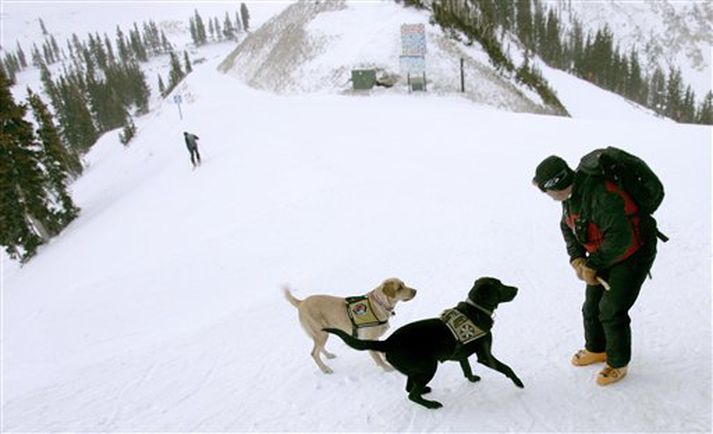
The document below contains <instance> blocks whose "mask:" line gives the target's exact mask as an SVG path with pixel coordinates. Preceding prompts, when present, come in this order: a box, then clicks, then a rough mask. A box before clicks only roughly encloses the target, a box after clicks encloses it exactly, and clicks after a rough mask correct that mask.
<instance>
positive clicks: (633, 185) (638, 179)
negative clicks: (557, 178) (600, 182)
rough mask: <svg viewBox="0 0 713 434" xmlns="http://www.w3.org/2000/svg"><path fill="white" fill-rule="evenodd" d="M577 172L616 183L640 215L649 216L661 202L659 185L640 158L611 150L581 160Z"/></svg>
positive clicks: (600, 150)
mask: <svg viewBox="0 0 713 434" xmlns="http://www.w3.org/2000/svg"><path fill="white" fill-rule="evenodd" d="M577 171H578V172H582V173H585V174H587V175H592V176H603V177H604V179H607V180H609V181H612V182H614V183H616V184H617V185H618V186H619V188H620V189H622V190H624V191H625V192H627V193H629V194H630V195H631V197H632V199H634V201H635V202H636V204H637V205H638V206H639V210H640V211H641V212H642V213H645V214H649V215H651V214H653V213H654V212H655V211H656V210H657V209H658V207H659V205H661V201H663V197H664V190H663V184H661V180H660V179H659V177H658V176H656V174H655V173H654V172H653V170H651V168H649V166H648V165H647V164H646V163H645V162H644V161H643V160H642V159H641V158H639V157H637V156H635V155H631V154H629V153H628V152H626V151H622V150H621V149H618V148H615V147H613V146H609V147H608V148H605V149H596V150H594V151H592V152H590V153H589V154H587V155H585V156H584V157H582V160H581V161H580V162H579V166H577Z"/></svg>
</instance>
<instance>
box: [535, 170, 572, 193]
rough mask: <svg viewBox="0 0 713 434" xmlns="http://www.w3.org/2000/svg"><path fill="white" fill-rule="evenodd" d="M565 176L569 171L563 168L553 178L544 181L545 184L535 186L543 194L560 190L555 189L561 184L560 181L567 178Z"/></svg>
mask: <svg viewBox="0 0 713 434" xmlns="http://www.w3.org/2000/svg"><path fill="white" fill-rule="evenodd" d="M567 175H569V170H568V169H566V168H565V169H563V170H562V171H561V172H559V173H558V174H556V175H554V176H553V177H551V178H550V179H548V180H546V181H545V182H542V183H540V184H538V185H537V186H538V187H539V188H540V190H542V191H543V192H545V191H547V190H560V188H557V187H558V185H559V183H560V182H562V180H563V179H565V178H566V177H567Z"/></svg>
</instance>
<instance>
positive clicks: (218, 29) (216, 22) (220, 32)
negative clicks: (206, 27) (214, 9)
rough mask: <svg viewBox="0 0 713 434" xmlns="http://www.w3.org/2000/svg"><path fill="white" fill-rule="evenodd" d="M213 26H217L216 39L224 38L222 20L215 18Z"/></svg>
mask: <svg viewBox="0 0 713 434" xmlns="http://www.w3.org/2000/svg"><path fill="white" fill-rule="evenodd" d="M213 28H215V40H216V41H220V40H221V39H223V31H222V30H221V28H220V22H218V18H213Z"/></svg>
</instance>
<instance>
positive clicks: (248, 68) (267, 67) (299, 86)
mask: <svg viewBox="0 0 713 434" xmlns="http://www.w3.org/2000/svg"><path fill="white" fill-rule="evenodd" d="M429 18H430V13H429V12H428V11H425V10H417V9H414V8H405V7H404V6H403V5H400V4H397V3H395V2H393V1H380V2H347V1H346V0H333V1H326V2H298V3H295V4H293V5H291V6H290V7H288V8H286V9H285V10H284V11H283V12H282V13H281V14H279V15H277V16H276V17H274V18H273V19H272V20H270V22H268V23H266V24H265V25H264V26H263V27H262V28H260V29H259V30H257V31H256V32H254V33H252V34H251V35H250V36H249V37H248V38H246V39H245V40H244V41H243V42H242V43H241V44H240V45H238V46H237V47H236V48H235V50H234V51H233V52H232V53H231V54H230V55H229V56H228V57H227V58H226V59H225V61H224V62H223V63H222V64H221V65H220V67H219V68H220V70H222V71H224V72H226V73H228V74H230V75H231V76H235V77H237V78H238V79H240V80H241V81H243V82H245V83H248V84H250V85H251V86H253V87H256V88H259V89H264V90H268V91H271V92H277V93H289V94H297V93H305V92H318V93H319V92H321V93H324V92H328V93H344V92H349V91H350V89H351V88H352V83H351V81H350V80H351V71H352V69H376V70H377V71H378V72H379V75H391V76H398V77H399V82H398V85H397V86H395V87H394V88H390V89H388V90H384V89H381V90H380V89H379V88H377V89H375V90H374V91H372V93H401V94H403V93H406V92H407V89H406V85H405V83H406V76H405V74H404V73H403V71H400V65H399V55H400V54H401V35H400V27H401V25H402V24H424V25H425V28H426V40H427V50H428V54H427V55H426V69H427V80H428V88H429V89H428V90H429V92H432V93H437V94H457V93H458V92H460V59H461V58H463V59H464V62H465V66H464V70H465V72H466V74H465V81H466V93H465V95H464V96H465V97H466V98H468V99H470V100H472V101H474V102H476V103H478V104H482V105H487V106H490V107H496V108H500V109H504V110H509V111H516V112H531V113H550V112H552V110H551V109H550V108H549V107H547V106H546V105H545V104H543V103H542V101H541V99H540V97H539V96H538V95H537V94H536V93H535V92H533V91H532V90H530V89H528V88H527V87H525V86H523V85H521V84H519V83H517V82H516V81H515V80H513V79H509V78H505V77H504V76H503V75H502V74H499V73H497V72H496V71H495V68H494V67H493V66H492V65H491V64H490V62H489V60H488V56H487V54H486V53H485V52H484V51H483V49H482V48H481V47H480V46H479V45H478V44H473V45H472V46H467V45H465V44H463V43H460V42H457V41H455V40H453V39H452V38H449V37H447V36H446V35H445V34H444V33H443V31H442V30H441V28H440V27H439V26H436V25H432V24H430V23H429Z"/></svg>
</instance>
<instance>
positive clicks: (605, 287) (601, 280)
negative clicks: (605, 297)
mask: <svg viewBox="0 0 713 434" xmlns="http://www.w3.org/2000/svg"><path fill="white" fill-rule="evenodd" d="M597 282H599V283H600V284H601V285H602V286H603V287H604V289H606V290H607V291H610V290H611V286H609V283H607V281H606V280H604V279H602V278H601V277H599V276H597Z"/></svg>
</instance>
